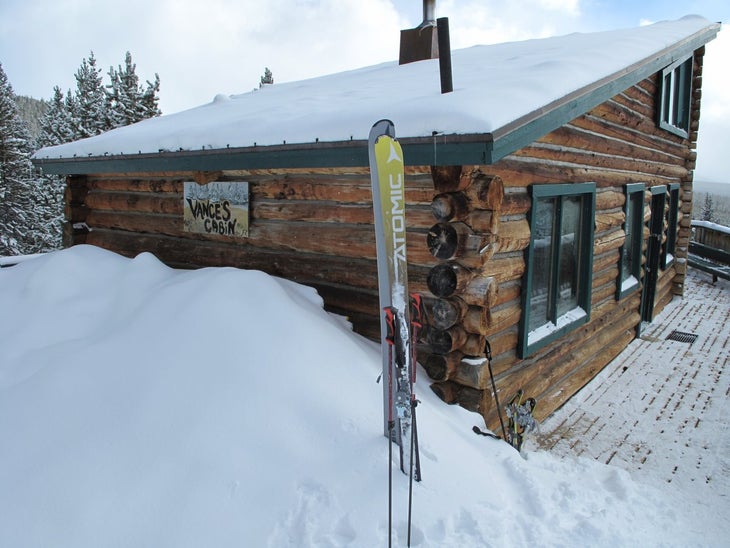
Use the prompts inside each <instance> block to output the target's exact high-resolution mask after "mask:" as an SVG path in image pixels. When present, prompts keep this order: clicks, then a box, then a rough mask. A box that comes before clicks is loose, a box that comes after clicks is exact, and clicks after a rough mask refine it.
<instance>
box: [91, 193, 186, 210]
mask: <svg viewBox="0 0 730 548" xmlns="http://www.w3.org/2000/svg"><path fill="white" fill-rule="evenodd" d="M86 205H87V206H88V207H89V208H91V209H95V210H104V211H117V212H121V213H158V214H164V215H182V214H183V197H182V194H175V193H167V194H152V193H149V192H106V191H93V192H90V193H89V194H88V195H87V196H86Z"/></svg>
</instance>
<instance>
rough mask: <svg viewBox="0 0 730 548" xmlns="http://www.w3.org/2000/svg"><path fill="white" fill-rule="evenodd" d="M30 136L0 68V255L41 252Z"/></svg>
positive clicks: (39, 209)
mask: <svg viewBox="0 0 730 548" xmlns="http://www.w3.org/2000/svg"><path fill="white" fill-rule="evenodd" d="M30 140H31V139H30V134H29V133H28V130H27V128H26V127H25V125H24V124H23V122H22V120H21V119H20V116H19V115H18V110H17V106H16V103H15V96H14V94H13V88H12V86H11V85H10V83H9V82H8V78H7V75H6V74H5V71H4V70H3V68H2V65H1V64H0V253H2V254H3V255H7V254H10V255H16V254H19V253H33V252H35V251H39V250H41V249H43V248H44V247H45V246H44V236H45V235H44V233H43V225H42V220H43V211H44V209H43V208H42V207H39V202H40V201H41V200H39V198H40V197H41V195H42V193H43V189H42V187H41V185H39V184H38V181H37V180H36V179H35V176H34V173H33V164H32V163H31V161H30V155H31V148H30ZM39 229H40V233H39V232H38V230H39Z"/></svg>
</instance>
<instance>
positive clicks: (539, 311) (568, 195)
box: [518, 182, 596, 358]
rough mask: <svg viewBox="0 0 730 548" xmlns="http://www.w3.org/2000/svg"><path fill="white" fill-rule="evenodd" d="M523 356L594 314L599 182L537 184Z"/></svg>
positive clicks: (525, 279) (521, 333)
mask: <svg viewBox="0 0 730 548" xmlns="http://www.w3.org/2000/svg"><path fill="white" fill-rule="evenodd" d="M529 191H530V196H531V199H532V207H531V208H530V211H529V214H528V221H529V223H530V245H529V246H528V247H527V249H526V250H525V274H524V277H523V288H524V291H523V292H522V315H521V318H520V328H519V340H518V347H519V348H518V350H519V355H520V357H521V358H525V357H528V356H529V355H531V354H533V353H534V352H535V351H537V350H538V349H540V348H542V347H544V346H546V345H548V344H550V343H551V342H553V341H555V340H557V339H559V338H560V337H562V336H564V335H565V334H566V333H568V332H570V331H572V330H573V329H575V328H576V327H578V326H580V325H583V324H585V323H586V322H588V321H589V319H590V313H591V285H592V284H591V278H592V273H593V245H594V237H593V234H594V225H595V211H596V184H595V183H592V182H591V183H576V184H572V183H565V184H549V185H531V186H530V187H529Z"/></svg>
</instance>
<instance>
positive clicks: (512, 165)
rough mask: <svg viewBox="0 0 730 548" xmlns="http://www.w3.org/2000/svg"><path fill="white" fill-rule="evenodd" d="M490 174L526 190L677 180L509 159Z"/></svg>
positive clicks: (562, 164)
mask: <svg viewBox="0 0 730 548" xmlns="http://www.w3.org/2000/svg"><path fill="white" fill-rule="evenodd" d="M490 171H492V172H494V173H496V174H499V176H500V177H502V178H503V179H504V180H508V181H509V182H510V185H512V186H519V187H528V186H530V185H532V184H542V183H565V182H566V181H570V182H576V183H579V182H595V183H596V185H597V186H598V187H599V188H605V187H610V186H612V187H616V186H622V185H626V184H629V183H635V182H636V180H637V178H640V180H642V181H644V182H645V183H647V184H668V183H671V182H674V181H676V178H670V177H662V176H659V175H656V174H648V173H636V172H627V171H622V170H609V169H605V168H604V169H600V168H595V167H591V168H589V169H587V167H586V166H576V165H574V164H568V163H560V162H546V161H544V160H536V159H530V158H526V157H519V156H515V155H509V156H506V157H505V158H503V159H501V160H499V161H498V162H497V163H495V164H494V165H493V166H491V168H490Z"/></svg>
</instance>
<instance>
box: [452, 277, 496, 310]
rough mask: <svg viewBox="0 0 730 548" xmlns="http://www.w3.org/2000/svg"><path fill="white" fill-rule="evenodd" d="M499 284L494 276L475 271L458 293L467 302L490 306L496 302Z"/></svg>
mask: <svg viewBox="0 0 730 548" xmlns="http://www.w3.org/2000/svg"><path fill="white" fill-rule="evenodd" d="M498 291H499V284H498V283H497V279H496V278H495V277H494V276H485V275H484V274H481V273H477V274H476V275H475V276H474V277H473V278H472V279H471V280H469V282H468V283H467V284H466V287H464V290H463V291H462V292H461V294H460V295H459V296H460V297H461V299H463V300H464V302H466V303H467V304H470V305H476V306H483V307H491V306H494V305H495V304H496V301H497V293H498Z"/></svg>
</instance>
